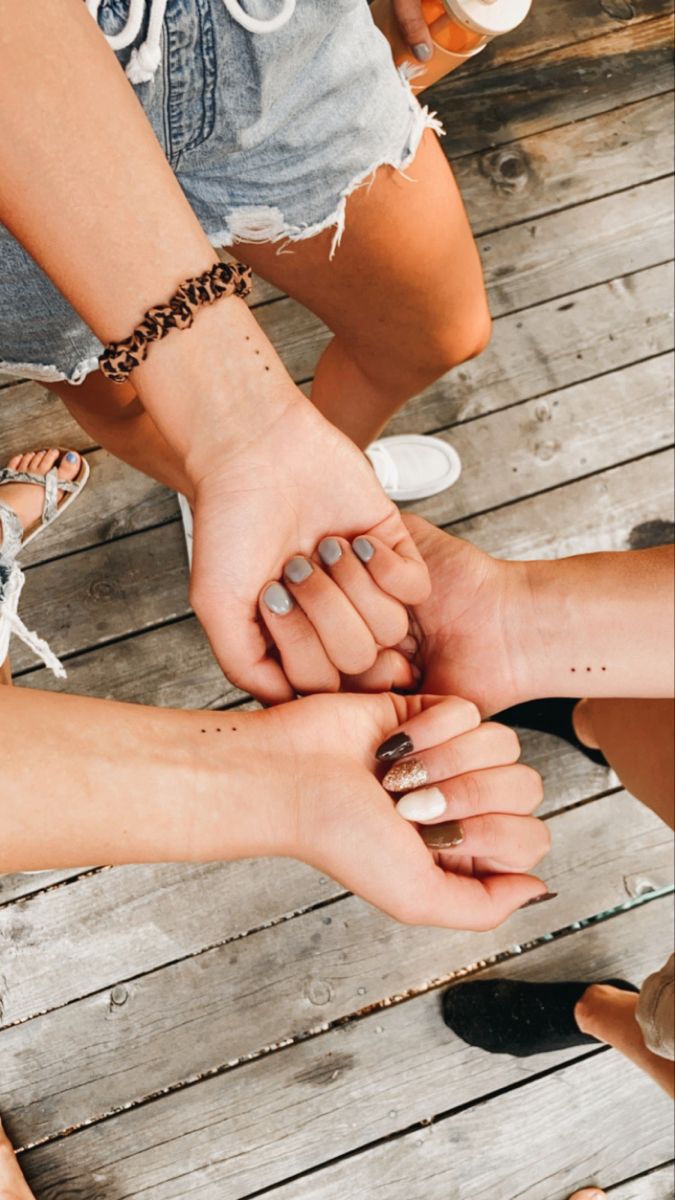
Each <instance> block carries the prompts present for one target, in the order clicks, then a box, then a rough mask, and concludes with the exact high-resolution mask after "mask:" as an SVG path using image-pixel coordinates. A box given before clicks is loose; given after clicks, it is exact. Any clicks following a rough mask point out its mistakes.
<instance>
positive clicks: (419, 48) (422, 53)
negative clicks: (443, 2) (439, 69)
mask: <svg viewBox="0 0 675 1200" xmlns="http://www.w3.org/2000/svg"><path fill="white" fill-rule="evenodd" d="M394 11H395V13H396V16H397V19H398V23H399V26H400V29H401V33H402V34H403V37H404V39H405V41H406V42H407V43H408V45H409V46H410V48H411V50H412V52H413V54H414V55H415V58H417V59H419V61H420V62H428V61H429V59H430V58H431V55H432V53H433V43H432V41H431V35H430V33H429V27H428V25H427V23H426V21H425V20H424V16H423V12H422V4H421V0H394Z"/></svg>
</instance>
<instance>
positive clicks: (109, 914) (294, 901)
mask: <svg viewBox="0 0 675 1200" xmlns="http://www.w3.org/2000/svg"><path fill="white" fill-rule="evenodd" d="M343 894H344V889H342V888H340V887H338V885H337V884H336V883H334V882H333V881H332V880H329V879H327V878H326V877H325V876H323V875H319V874H318V872H316V871H312V870H311V869H310V868H309V867H306V866H305V865H304V864H302V863H297V862H294V861H291V860H286V859H275V860H273V861H271V862H270V861H266V860H263V859H258V860H256V861H252V862H249V861H246V862H234V863H210V864H168V865H165V866H140V867H135V866H134V867H119V868H116V869H114V870H108V871H102V872H100V873H99V874H96V875H87V876H84V877H82V878H80V879H78V880H76V881H75V882H74V883H71V884H69V886H68V887H64V888H58V889H57V890H55V891H53V892H51V893H45V892H41V893H38V894H37V895H34V896H31V897H29V898H27V899H25V900H19V901H17V903H15V904H10V905H6V906H5V907H3V908H0V961H1V962H2V973H1V974H0V1026H3V1025H11V1024H12V1023H13V1022H14V1021H22V1020H25V1019H26V1018H27V1017H29V1016H32V1015H34V1014H35V1013H38V1012H44V1011H46V1010H47V1009H50V1008H53V1007H58V1006H59V1005H62V1004H68V1003H70V1002H71V1001H72V1000H74V999H77V998H78V997H80V996H83V995H86V994H88V993H90V992H95V991H98V990H100V989H101V988H105V987H108V986H110V985H113V984H114V983H116V982H118V981H119V980H120V979H129V978H131V977H132V976H134V975H137V974H140V973H141V972H143V973H145V972H148V971H153V970H155V969H156V968H157V967H158V966H162V965H164V964H165V963H167V962H172V961H175V960H177V959H181V958H185V957H187V956H189V955H192V954H198V953H199V952H201V951H202V950H203V949H204V948H205V947H207V946H215V945H219V944H222V943H224V942H226V941H228V940H229V939H232V938H238V937H241V936H242V935H243V934H245V933H247V932H248V931H249V930H251V929H257V928H260V927H261V926H263V925H266V924H269V923H271V922H275V921H279V920H281V919H283V918H285V917H288V916H290V915H291V914H293V913H294V912H296V911H302V910H304V909H307V908H309V907H311V906H312V905H315V904H319V903H322V902H324V901H326V900H330V899H332V898H334V897H336V896H340V895H343ZM207 896H208V904H205V903H204V900H205V897H207ZM38 943H39V944H40V945H41V946H42V947H43V951H42V952H38V950H37V946H38ZM47 945H50V946H51V952H50V955H49V956H47V957H45V955H44V950H45V949H46V946H47Z"/></svg>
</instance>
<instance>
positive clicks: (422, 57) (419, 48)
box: [412, 42, 433, 62]
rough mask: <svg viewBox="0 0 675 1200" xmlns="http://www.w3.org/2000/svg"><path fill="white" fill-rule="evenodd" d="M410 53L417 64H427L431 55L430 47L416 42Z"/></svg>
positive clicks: (424, 43)
mask: <svg viewBox="0 0 675 1200" xmlns="http://www.w3.org/2000/svg"><path fill="white" fill-rule="evenodd" d="M412 52H413V54H414V55H415V58H416V59H417V61H418V62H429V59H430V58H431V55H432V54H433V51H432V49H431V47H430V46H427V44H426V42H418V43H417V45H416V46H413V48H412Z"/></svg>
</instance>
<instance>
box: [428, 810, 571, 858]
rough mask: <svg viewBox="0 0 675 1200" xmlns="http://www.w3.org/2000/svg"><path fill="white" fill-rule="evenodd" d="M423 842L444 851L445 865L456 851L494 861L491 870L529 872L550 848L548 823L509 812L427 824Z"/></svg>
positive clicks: (432, 848)
mask: <svg viewBox="0 0 675 1200" xmlns="http://www.w3.org/2000/svg"><path fill="white" fill-rule="evenodd" d="M420 832H421V835H422V840H423V841H424V844H425V845H426V846H427V847H428V848H429V849H430V850H434V851H442V852H443V855H444V862H445V864H446V866H449V865H451V863H452V857H453V855H454V854H458V855H462V856H469V857H471V858H472V859H473V860H474V864H476V863H477V862H479V861H480V862H481V863H487V864H491V865H489V866H488V869H489V870H492V871H530V870H532V868H533V867H535V866H536V864H537V863H538V862H541V860H542V858H544V857H545V855H547V854H548V852H549V850H550V848H551V835H550V833H549V829H548V825H546V824H545V823H544V821H540V820H538V819H537V817H516V816H513V815H511V814H510V813H484V814H482V815H480V816H477V817H467V818H466V819H465V820H462V821H446V822H444V823H442V824H436V825H424V826H422V828H421V830H420Z"/></svg>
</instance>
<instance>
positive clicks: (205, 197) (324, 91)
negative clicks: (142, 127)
mask: <svg viewBox="0 0 675 1200" xmlns="http://www.w3.org/2000/svg"><path fill="white" fill-rule="evenodd" d="M87 7H88V9H89V11H90V13H91V14H92V17H93V18H95V19H96V20H97V21H98V23H99V26H100V27H101V29H102V30H103V32H104V33H105V35H106V36H107V38H108V40H109V41H110V43H111V45H112V47H113V49H114V50H115V52H116V54H117V55H118V57H119V59H120V61H121V63H122V65H123V66H124V67H125V69H126V72H127V75H128V77H129V79H130V80H131V83H132V85H133V87H134V88H135V90H136V93H137V95H138V97H139V99H140V101H141V103H142V105H143V107H144V109H145V112H146V114H147V116H148V118H149V120H150V122H151V124H152V126H153V129H154V131H155V134H156V136H157V138H158V139H159V141H160V143H161V145H162V148H163V150H164V152H165V154H166V156H167V159H168V161H169V162H170V164H171V166H172V168H173V170H174V172H175V174H176V176H177V178H178V180H179V182H180V184H181V186H182V188H183V191H184V192H185V194H186V196H187V198H188V200H189V202H190V204H191V205H192V208H193V209H194V212H195V213H196V215H197V217H198V218H199V220H200V222H201V224H202V227H203V228H204V230H205V232H206V234H207V236H208V237H209V238H210V240H211V242H212V243H213V245H214V246H231V245H234V244H235V243H236V242H237V241H242V242H251V241H256V242H274V243H277V242H278V243H279V244H280V247H283V246H284V245H286V244H288V243H289V242H294V241H299V240H301V239H303V238H308V237H312V236H315V235H316V234H317V233H320V232H321V231H323V230H326V229H332V230H334V237H333V241H332V251H331V252H335V251H336V250H337V247H338V245H339V241H340V236H341V234H342V231H343V228H344V223H345V207H346V200H347V197H348V196H349V194H350V192H351V191H353V189H354V188H355V187H357V186H358V185H359V184H361V183H363V182H365V181H366V180H367V179H368V178H369V177H370V175H371V174H372V173H373V171H374V170H375V169H376V168H377V167H378V166H381V165H383V164H385V163H386V164H390V165H392V166H394V167H398V168H405V166H406V164H407V163H409V162H410V161H411V160H412V158H413V157H414V155H415V153H416V150H417V147H418V145H419V141H420V139H421V136H422V134H423V132H424V129H425V128H426V127H427V126H432V127H437V122H436V121H435V119H434V118H433V116H432V115H430V114H429V113H428V111H427V110H426V109H423V108H421V107H420V105H419V103H418V101H417V100H416V99H415V98H414V96H413V94H412V92H411V90H410V87H409V85H408V83H407V82H406V80H405V79H404V78H402V77H401V76H400V75H399V74H398V72H397V70H396V68H395V67H394V65H393V61H392V57H391V53H390V50H389V46H388V44H387V42H386V41H385V39H384V37H383V36H382V35H381V34H380V32H379V31H378V30H377V29H376V27H375V25H374V24H373V21H372V19H371V16H370V12H369V9H368V4H367V0H297V2H295V0H243V3H241V4H240V3H239V0H144V2H143V0H140V3H139V0H87ZM135 25H137V27H134V26H135ZM74 69H75V68H74ZM178 282H179V281H178V280H176V283H178ZM158 299H160V298H158ZM100 351H101V344H100V342H99V341H98V340H97V338H96V337H95V336H94V335H93V333H92V332H91V330H90V329H88V327H87V326H86V325H85V324H84V322H83V321H82V320H81V319H80V318H79V317H78V315H77V314H76V313H75V312H74V311H73V309H72V308H71V307H70V305H69V304H68V303H67V302H66V301H65V300H64V298H63V297H62V296H61V295H60V293H59V292H58V291H57V290H56V288H55V287H54V286H53V284H52V283H51V282H50V281H49V279H47V277H46V276H45V275H44V273H43V272H42V271H41V270H40V269H39V267H37V266H36V264H35V263H34V262H33V260H32V259H31V258H30V257H29V256H28V255H27V254H26V253H25V251H24V250H23V249H22V247H21V246H20V245H19V244H18V243H17V242H16V241H15V239H14V238H12V236H11V235H10V234H9V232H8V231H7V230H6V229H5V228H4V227H2V226H0V371H2V372H3V373H4V374H9V375H15V376H17V377H22V378H32V379H39V380H44V381H47V382H48V381H55V380H68V381H69V382H70V383H81V382H82V380H83V379H84V378H85V377H86V376H87V375H88V374H89V373H90V372H91V371H94V370H96V367H97V359H98V355H99V353H100Z"/></svg>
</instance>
